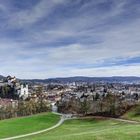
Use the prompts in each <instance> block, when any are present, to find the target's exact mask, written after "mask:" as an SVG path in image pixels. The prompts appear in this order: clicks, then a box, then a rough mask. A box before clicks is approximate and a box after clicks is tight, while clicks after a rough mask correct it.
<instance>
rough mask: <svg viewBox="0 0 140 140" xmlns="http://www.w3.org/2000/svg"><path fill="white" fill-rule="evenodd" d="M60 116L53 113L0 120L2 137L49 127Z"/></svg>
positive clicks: (0, 136)
mask: <svg viewBox="0 0 140 140" xmlns="http://www.w3.org/2000/svg"><path fill="white" fill-rule="evenodd" d="M59 119H60V117H59V116H58V115H55V114H52V113H42V114H38V115H33V116H28V117H21V118H14V119H7V120H2V121H0V138H4V137H11V136H16V135H20V134H27V133H31V132H35V131H38V130H42V129H46V128H49V127H51V126H53V125H55V124H56V123H57V122H58V121H59Z"/></svg>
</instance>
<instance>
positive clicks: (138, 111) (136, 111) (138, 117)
mask: <svg viewBox="0 0 140 140" xmlns="http://www.w3.org/2000/svg"><path fill="white" fill-rule="evenodd" d="M122 118H124V119H128V120H135V121H140V105H137V106H135V107H133V108H131V109H130V110H129V111H128V112H126V113H125V114H124V115H123V116H122Z"/></svg>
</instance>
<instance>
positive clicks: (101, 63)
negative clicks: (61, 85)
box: [0, 0, 140, 79]
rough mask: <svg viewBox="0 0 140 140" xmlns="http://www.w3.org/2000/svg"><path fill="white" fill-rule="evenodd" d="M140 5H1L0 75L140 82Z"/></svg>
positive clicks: (77, 1)
mask: <svg viewBox="0 0 140 140" xmlns="http://www.w3.org/2000/svg"><path fill="white" fill-rule="evenodd" d="M139 7H140V0H1V1H0V64H1V67H0V75H5V76H7V75H12V76H16V77H18V78H24V79H27V78H28V79H46V78H53V77H70V76H95V77H105V76H140V8H139Z"/></svg>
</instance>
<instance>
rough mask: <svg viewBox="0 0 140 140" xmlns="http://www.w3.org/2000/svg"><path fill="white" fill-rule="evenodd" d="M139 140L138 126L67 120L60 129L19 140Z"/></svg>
mask: <svg viewBox="0 0 140 140" xmlns="http://www.w3.org/2000/svg"><path fill="white" fill-rule="evenodd" d="M132 139H133V140H140V125H139V124H128V123H124V122H119V121H111V120H96V119H85V120H68V121H66V122H65V123H64V124H63V125H61V126H60V127H58V128H56V129H55V130H52V131H50V132H46V133H43V134H39V135H35V136H32V137H26V138H22V139H20V140H132Z"/></svg>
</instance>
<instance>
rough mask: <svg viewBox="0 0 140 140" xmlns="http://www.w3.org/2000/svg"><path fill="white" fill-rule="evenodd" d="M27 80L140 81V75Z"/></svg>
mask: <svg viewBox="0 0 140 140" xmlns="http://www.w3.org/2000/svg"><path fill="white" fill-rule="evenodd" d="M24 81H27V82H38V83H68V82H140V77H135V76H129V77H120V76H116V77H83V76H76V77H65V78H49V79H32V80H28V79H27V80H24Z"/></svg>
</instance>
